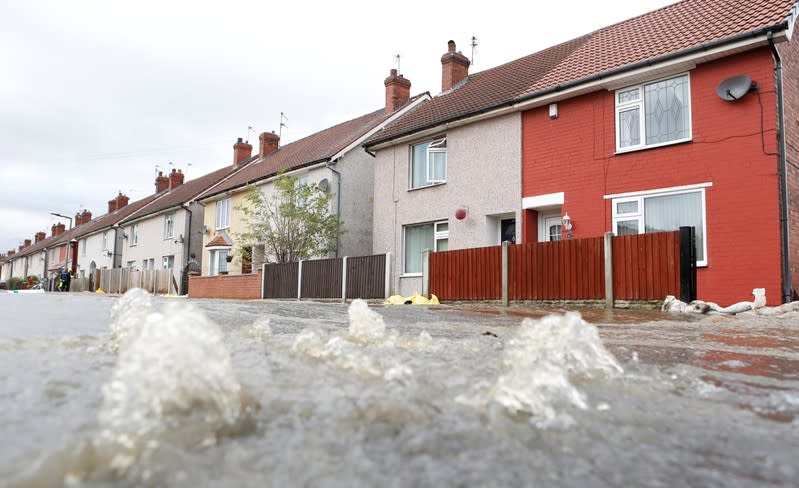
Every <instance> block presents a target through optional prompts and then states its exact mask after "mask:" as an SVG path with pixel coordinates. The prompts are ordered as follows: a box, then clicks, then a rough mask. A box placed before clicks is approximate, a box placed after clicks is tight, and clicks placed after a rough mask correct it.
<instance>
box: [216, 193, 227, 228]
mask: <svg viewBox="0 0 799 488" xmlns="http://www.w3.org/2000/svg"><path fill="white" fill-rule="evenodd" d="M228 227H230V198H225V199H224V200H219V201H218V202H216V228H217V230H219V229H226V228H228Z"/></svg>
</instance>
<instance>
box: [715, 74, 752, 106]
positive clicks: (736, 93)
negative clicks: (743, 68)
mask: <svg viewBox="0 0 799 488" xmlns="http://www.w3.org/2000/svg"><path fill="white" fill-rule="evenodd" d="M756 87H757V83H754V82H753V81H752V78H750V77H748V76H746V75H738V76H733V77H732V78H727V79H726V80H724V81H722V82H721V83H719V86H717V87H716V95H718V96H719V98H721V99H722V100H727V101H728V102H732V101H735V100H738V99H739V98H741V97H743V96H744V95H746V94H747V93H749V91H750V90H752V89H754V88H756Z"/></svg>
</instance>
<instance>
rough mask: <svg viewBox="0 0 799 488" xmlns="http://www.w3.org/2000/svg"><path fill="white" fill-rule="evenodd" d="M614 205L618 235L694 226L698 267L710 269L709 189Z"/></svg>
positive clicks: (638, 197) (640, 197) (617, 201)
mask: <svg viewBox="0 0 799 488" xmlns="http://www.w3.org/2000/svg"><path fill="white" fill-rule="evenodd" d="M612 202H613V232H614V233H615V234H616V235H617V236H624V235H630V234H649V233H652V232H666V231H673V230H678V229H679V228H680V227H682V226H690V227H694V229H695V233H696V265H697V266H707V238H706V236H707V219H706V207H705V189H704V188H700V189H692V190H677V191H668V190H663V191H657V192H652V193H648V194H636V195H633V196H629V197H624V196H620V197H618V198H614V199H613V200H612Z"/></svg>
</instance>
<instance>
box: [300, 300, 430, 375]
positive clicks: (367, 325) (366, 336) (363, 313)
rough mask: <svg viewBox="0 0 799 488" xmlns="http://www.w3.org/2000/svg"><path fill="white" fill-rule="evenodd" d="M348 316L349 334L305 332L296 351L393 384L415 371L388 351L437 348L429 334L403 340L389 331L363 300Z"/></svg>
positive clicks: (301, 335)
mask: <svg viewBox="0 0 799 488" xmlns="http://www.w3.org/2000/svg"><path fill="white" fill-rule="evenodd" d="M348 315H349V326H348V328H347V332H346V333H334V334H330V335H328V334H326V333H325V332H324V331H322V330H318V329H315V328H309V329H305V330H303V331H302V332H300V333H299V334H297V338H296V339H295V340H294V345H293V346H292V349H293V350H294V352H296V353H300V354H304V355H306V356H309V357H312V358H316V359H319V360H323V361H329V362H331V363H333V364H335V365H336V366H338V367H339V368H342V369H347V370H351V371H354V372H355V373H357V374H359V375H361V376H364V377H369V378H383V379H385V380H386V381H392V380H404V379H407V378H410V377H411V376H412V375H413V371H412V369H411V368H410V367H408V366H407V365H404V364H401V363H400V362H398V361H396V360H395V359H392V355H391V354H385V353H383V352H384V351H385V350H387V349H396V348H402V349H429V348H432V347H433V339H432V338H431V337H430V334H428V333H427V332H426V331H422V332H421V333H420V334H419V337H417V338H409V337H402V336H400V335H399V334H398V333H397V331H396V330H388V329H387V328H386V324H385V322H384V321H383V317H382V316H381V315H380V314H379V313H377V312H375V311H374V310H371V309H370V308H369V306H368V305H367V304H366V302H365V301H363V300H359V299H358V300H353V301H352V303H351V304H350V307H349V309H348Z"/></svg>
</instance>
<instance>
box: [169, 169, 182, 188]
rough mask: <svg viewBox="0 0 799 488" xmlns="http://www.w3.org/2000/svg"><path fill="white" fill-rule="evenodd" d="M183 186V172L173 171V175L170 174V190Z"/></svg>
mask: <svg viewBox="0 0 799 488" xmlns="http://www.w3.org/2000/svg"><path fill="white" fill-rule="evenodd" d="M182 184H183V171H181V170H179V169H173V170H172V172H171V173H169V189H170V190H174V189H175V188H177V187H179V186H180V185H182Z"/></svg>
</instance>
